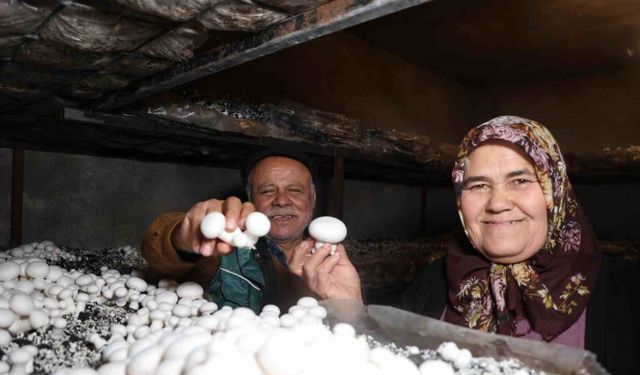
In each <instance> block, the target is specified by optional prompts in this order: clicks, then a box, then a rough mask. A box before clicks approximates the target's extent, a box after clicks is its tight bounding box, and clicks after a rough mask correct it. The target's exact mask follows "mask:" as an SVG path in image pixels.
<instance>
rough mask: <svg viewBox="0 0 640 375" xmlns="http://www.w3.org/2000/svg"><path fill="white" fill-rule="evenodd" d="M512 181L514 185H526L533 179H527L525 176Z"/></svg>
mask: <svg viewBox="0 0 640 375" xmlns="http://www.w3.org/2000/svg"><path fill="white" fill-rule="evenodd" d="M512 182H513V184H514V185H524V184H528V183H529V182H531V181H530V180H527V179H525V178H517V179H515V180H513V181H512Z"/></svg>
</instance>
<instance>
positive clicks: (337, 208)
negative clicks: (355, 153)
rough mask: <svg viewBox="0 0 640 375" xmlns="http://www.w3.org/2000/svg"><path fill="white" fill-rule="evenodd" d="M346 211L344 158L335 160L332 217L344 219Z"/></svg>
mask: <svg viewBox="0 0 640 375" xmlns="http://www.w3.org/2000/svg"><path fill="white" fill-rule="evenodd" d="M343 209H344V156H342V155H336V156H335V158H334V159H333V186H332V187H331V215H332V216H334V217H337V218H339V219H342V214H343Z"/></svg>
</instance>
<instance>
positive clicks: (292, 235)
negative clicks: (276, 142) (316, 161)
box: [249, 156, 316, 243]
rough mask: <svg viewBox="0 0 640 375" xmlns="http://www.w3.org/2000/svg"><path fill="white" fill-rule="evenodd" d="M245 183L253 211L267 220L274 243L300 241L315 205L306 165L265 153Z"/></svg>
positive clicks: (314, 196) (310, 179) (314, 193)
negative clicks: (266, 155)
mask: <svg viewBox="0 0 640 375" xmlns="http://www.w3.org/2000/svg"><path fill="white" fill-rule="evenodd" d="M249 182H250V186H251V201H252V202H253V204H254V205H255V207H256V210H258V211H260V212H262V213H264V214H265V215H267V216H268V217H269V220H270V221H271V231H270V232H269V237H270V238H271V239H273V240H274V241H276V242H277V243H290V242H295V241H299V240H302V236H303V233H304V230H305V229H306V228H307V226H308V225H309V223H310V222H311V218H312V216H313V208H314V207H315V204H316V192H315V189H314V187H313V184H312V178H311V173H310V172H309V170H308V169H307V167H305V165H304V164H302V163H300V162H299V161H297V160H294V159H290V158H287V157H282V156H269V157H266V158H264V159H262V160H260V162H258V164H256V166H255V167H254V168H253V170H252V171H251V174H250V175H249Z"/></svg>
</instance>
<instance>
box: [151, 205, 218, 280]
mask: <svg viewBox="0 0 640 375" xmlns="http://www.w3.org/2000/svg"><path fill="white" fill-rule="evenodd" d="M184 215H185V214H184V213H182V212H171V213H166V214H163V215H160V216H159V217H158V218H157V219H156V220H154V221H153V223H152V224H151V226H150V227H149V229H148V230H147V232H146V233H145V236H144V240H143V242H142V248H141V250H140V251H141V253H142V256H143V257H144V258H145V259H146V260H147V262H148V263H149V268H148V270H147V277H148V278H149V279H151V280H152V281H158V280H160V279H163V278H167V279H174V280H177V281H179V282H183V281H195V282H197V283H199V284H201V285H202V286H203V287H205V288H206V287H207V285H208V284H209V281H210V280H211V279H212V278H213V275H214V274H215V272H216V271H217V269H218V265H219V264H220V260H219V259H218V257H201V256H198V255H196V254H188V256H180V255H179V253H178V250H177V249H176V248H174V247H173V244H172V242H171V233H172V232H173V229H174V228H175V227H176V226H178V225H179V224H180V222H181V221H182V219H183V218H184ZM185 255H187V254H185Z"/></svg>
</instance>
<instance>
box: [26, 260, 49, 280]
mask: <svg viewBox="0 0 640 375" xmlns="http://www.w3.org/2000/svg"><path fill="white" fill-rule="evenodd" d="M25 272H26V274H27V276H29V277H31V278H33V279H38V278H45V277H47V276H48V275H49V265H48V264H47V263H46V262H44V261H36V262H31V263H29V265H27V268H26V269H25Z"/></svg>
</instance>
